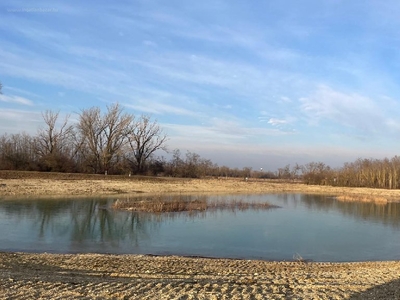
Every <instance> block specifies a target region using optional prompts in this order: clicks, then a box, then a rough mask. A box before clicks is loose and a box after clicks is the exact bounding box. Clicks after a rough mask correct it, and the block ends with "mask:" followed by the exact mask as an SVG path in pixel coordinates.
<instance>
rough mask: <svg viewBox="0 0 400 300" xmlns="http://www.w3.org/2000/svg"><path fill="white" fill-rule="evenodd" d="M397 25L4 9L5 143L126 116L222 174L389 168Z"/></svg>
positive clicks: (78, 7)
mask: <svg viewBox="0 0 400 300" xmlns="http://www.w3.org/2000/svg"><path fill="white" fill-rule="evenodd" d="M399 15H400V2H398V1H394V0H387V1H374V0H370V1H360V0H352V1H341V0H324V1H321V0H304V1H295V0H292V1H286V0H269V1H267V0H264V1H261V0H254V1H244V0H243V1H242V0H237V1H233V0H202V1H183V0H182V1H177V0H169V1H152V0H143V1H142V0H133V1H125V0H124V1H121V0H116V1H105V0H97V1H91V0H85V1H82V0H63V1H58V0H51V1H47V0H38V1H27V0H25V1H20V0H2V1H1V2H0V82H1V83H2V84H3V95H0V134H4V133H8V134H13V133H19V132H23V131H24V132H27V133H29V134H35V133H37V131H38V129H39V128H41V127H43V126H44V124H43V119H42V116H41V113H42V112H44V111H45V110H48V109H49V110H54V111H60V116H61V118H63V117H64V116H66V115H68V114H70V115H71V116H70V121H71V122H72V123H73V122H76V120H77V116H78V115H77V114H78V113H79V112H80V111H81V110H82V109H85V108H89V107H93V106H96V107H100V108H101V109H102V110H103V111H105V109H106V107H107V105H110V104H111V103H115V102H118V103H120V104H121V105H122V106H123V108H124V109H125V110H126V111H127V112H129V113H132V114H134V115H137V116H139V115H142V114H145V115H149V116H151V118H152V119H153V120H154V121H157V122H158V123H159V124H160V126H161V127H162V128H163V130H164V132H165V133H167V135H168V142H167V147H168V149H169V150H170V151H172V150H174V149H180V151H181V153H183V154H184V153H186V152H187V151H190V152H195V153H198V154H200V155H201V156H202V157H204V158H207V159H211V160H212V161H213V162H215V163H217V164H218V165H221V166H222V165H227V166H229V167H238V168H243V167H252V168H253V169H259V168H263V170H272V171H273V170H276V169H277V168H279V167H283V166H285V165H287V164H291V165H293V164H295V163H299V164H305V163H308V162H311V161H322V162H324V163H326V164H328V165H330V166H332V167H338V166H342V165H343V163H344V162H351V161H354V160H355V159H357V158H359V157H361V158H377V159H381V158H384V157H389V158H390V157H392V156H394V155H397V154H399V151H398V150H400V149H399V148H400V147H399V146H400V86H399V82H400V78H399V77H400V72H399V70H400V51H399V49H400V31H399V30H398V28H399V27H400V18H399ZM163 155H164V156H167V157H168V154H163Z"/></svg>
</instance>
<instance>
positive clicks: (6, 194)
mask: <svg viewBox="0 0 400 300" xmlns="http://www.w3.org/2000/svg"><path fill="white" fill-rule="evenodd" d="M137 193H149V194H150V193H153V194H163V193H213V194H216V193H229V194H238V193H242V194H243V193H306V194H324V195H331V196H343V197H341V198H343V199H346V201H350V200H362V201H369V200H370V201H374V200H375V199H377V200H378V201H379V202H382V201H383V200H387V201H400V190H384V189H370V188H343V187H332V186H319V185H306V184H302V183H296V182H291V181H289V182H282V181H277V180H262V179H253V178H250V179H249V180H245V179H243V178H239V179H230V178H211V179H182V178H164V177H144V176H142V177H137V176H132V177H129V176H111V175H108V176H104V175H90V174H64V173H39V172H13V171H1V170H0V198H10V197H18V198H20V197H24V198H26V197H32V198H35V197H42V196H45V197H51V196H56V197H75V196H106V195H111V194H137Z"/></svg>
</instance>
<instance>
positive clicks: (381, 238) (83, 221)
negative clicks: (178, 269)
mask: <svg viewBox="0 0 400 300" xmlns="http://www.w3.org/2000/svg"><path fill="white" fill-rule="evenodd" d="M191 197H193V198H195V197H199V196H191ZM202 197H207V199H208V200H210V201H211V200H212V201H219V200H222V201H231V200H235V201H249V202H268V203H270V204H273V205H277V206H279V208H272V209H268V210H265V209H248V210H232V209H227V210H223V209H220V210H214V211H206V212H195V213H193V212H192V213H189V212H180V213H161V214H151V213H139V212H129V211H116V210H113V209H111V208H110V207H111V205H112V204H113V202H114V201H115V198H112V199H111V198H110V199H74V200H61V199H60V200H54V199H53V200H43V199H42V200H32V199H30V200H12V201H11V200H1V201H0V251H24V252H49V253H88V252H91V253H114V254H122V253H124V254H125V253H132V254H155V255H186V256H205V257H224V258H241V259H264V260H294V259H296V258H298V257H299V256H301V257H302V258H303V259H307V260H313V261H331V262H342V261H367V260H400V203H388V204H386V205H378V204H373V203H357V202H340V201H337V200H335V199H334V198H332V197H327V196H315V195H302V194H280V195H271V194H269V195H224V196H202Z"/></svg>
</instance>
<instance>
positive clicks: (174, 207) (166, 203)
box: [113, 196, 276, 213]
mask: <svg viewBox="0 0 400 300" xmlns="http://www.w3.org/2000/svg"><path fill="white" fill-rule="evenodd" d="M274 207H276V206H274V205H271V204H269V203H266V202H246V201H243V200H218V201H211V200H207V199H202V198H195V199H188V197H180V196H176V197H173V198H172V199H168V198H165V197H162V196H156V197H152V198H146V199H140V200H129V199H127V200H119V199H118V200H116V201H115V202H114V204H113V208H115V209H123V210H130V211H140V212H150V213H164V212H193V211H206V210H224V209H228V210H233V211H235V210H241V211H243V210H249V209H270V208H274Z"/></svg>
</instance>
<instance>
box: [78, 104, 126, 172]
mask: <svg viewBox="0 0 400 300" xmlns="http://www.w3.org/2000/svg"><path fill="white" fill-rule="evenodd" d="M133 120H134V116H133V115H131V114H128V113H125V112H124V111H123V109H122V108H121V107H120V105H119V104H118V103H116V104H112V105H111V106H108V107H107V112H106V114H105V115H103V116H102V115H101V111H100V108H98V107H92V108H89V109H85V110H82V112H81V114H80V115H79V123H78V126H77V128H78V131H79V133H80V136H81V139H82V150H81V153H83V154H84V155H85V156H86V160H87V163H88V164H89V166H90V167H92V168H93V171H94V173H97V172H99V171H100V172H108V171H109V169H110V167H111V162H112V161H113V159H115V158H116V156H117V155H118V154H119V151H120V150H121V149H122V146H123V145H124V143H125V142H126V140H127V134H128V132H129V129H130V128H131V125H132V123H133Z"/></svg>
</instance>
